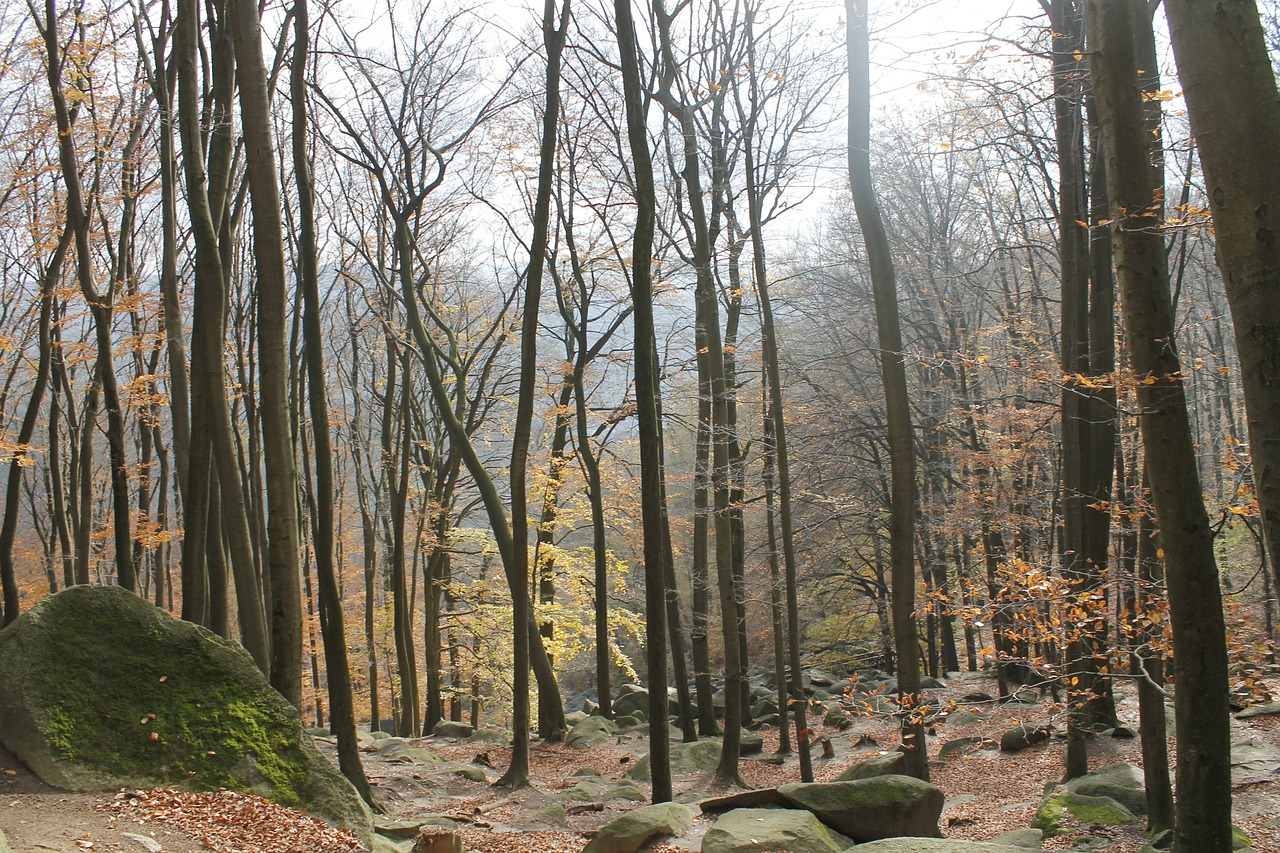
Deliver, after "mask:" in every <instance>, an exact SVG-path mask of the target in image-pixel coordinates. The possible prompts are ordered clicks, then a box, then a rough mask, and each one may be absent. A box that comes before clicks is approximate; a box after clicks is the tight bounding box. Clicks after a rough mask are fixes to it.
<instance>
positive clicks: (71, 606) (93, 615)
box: [0, 586, 371, 840]
mask: <svg viewBox="0 0 1280 853" xmlns="http://www.w3.org/2000/svg"><path fill="white" fill-rule="evenodd" d="M0 740H3V742H4V744H5V746H6V747H8V748H9V749H10V750H11V751H12V752H13V753H15V754H16V755H17V756H18V757H19V758H20V759H22V761H23V762H24V763H25V764H26V765H27V766H28V767H30V768H31V769H32V770H33V771H34V772H35V773H36V774H37V775H38V776H40V778H42V779H44V780H45V781H46V782H48V783H49V784H51V785H55V786H57V787H59V788H67V789H70V790H76V791H92V790H109V789H118V788H150V787H155V786H167V787H175V788H185V789H194V790H216V789H217V788H229V789H233V790H239V791H248V792H252V793H254V794H258V795H260V796H263V797H266V798H268V799H271V800H274V801H275V802H277V803H280V804H282V805H286V806H291V807H295V808H302V809H305V810H307V811H310V812H312V813H314V814H317V815H320V816H322V817H324V818H327V819H329V820H331V821H333V822H334V823H338V824H341V825H344V826H347V827H350V828H351V829H353V830H355V831H356V832H357V834H358V835H361V836H362V837H363V838H364V839H366V840H367V839H368V838H369V835H370V831H371V820H370V815H369V812H368V810H367V809H366V808H365V806H364V804H363V803H362V802H361V801H360V798H359V796H358V795H357V794H356V792H355V789H354V788H352V787H351V785H350V784H349V783H348V782H347V781H346V779H344V778H343V777H342V776H341V775H339V774H338V772H337V770H335V769H334V767H333V765H331V764H330V763H329V762H328V761H326V760H325V758H324V756H322V755H321V754H320V753H319V751H318V750H317V749H316V748H315V745H314V744H313V743H312V741H311V738H310V737H309V736H307V735H305V734H304V733H303V731H302V724H301V721H300V720H299V717H298V713H297V711H296V710H294V708H293V707H292V706H291V705H290V704H289V703H288V702H286V701H285V700H284V698H283V697H282V696H281V695H280V694H279V693H277V692H276V691H275V690H273V689H272V688H271V685H270V684H268V683H267V679H266V678H265V677H264V676H263V675H262V673H261V672H260V671H259V670H258V668H257V666H255V665H254V663H253V660H252V659H251V658H250V657H249V655H248V654H247V653H246V652H245V651H244V649H243V648H241V647H240V646H238V645H236V644H235V643H231V642H228V641H226V640H223V639H221V638H219V637H217V636H215V635H213V634H211V633H210V632H208V631H206V630H204V629H203V628H198V627H196V626H195V625H192V624H191V623H189V622H182V621H180V620H177V619H174V618H173V617H171V616H170V615H169V614H168V613H166V612H164V611H163V610H160V609H159V608H156V607H153V606H151V605H150V604H148V603H147V602H146V601H144V600H143V599H141V598H139V597H137V596H136V595H133V594H132V593H130V592H127V591H125V590H124V589H121V588H119V587H92V586H75V587H71V588H69V589H66V590H64V591H62V592H60V593H58V594H57V595H53V596H50V597H49V598H46V599H45V600H43V601H41V602H40V603H39V604H37V605H36V606H35V607H33V608H32V609H31V610H29V611H28V612H26V613H24V614H23V615H22V616H20V617H19V618H18V619H17V621H15V622H14V623H13V624H11V625H9V626H8V627H7V628H5V629H4V630H3V631H0Z"/></svg>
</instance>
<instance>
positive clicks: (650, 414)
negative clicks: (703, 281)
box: [614, 0, 736, 803]
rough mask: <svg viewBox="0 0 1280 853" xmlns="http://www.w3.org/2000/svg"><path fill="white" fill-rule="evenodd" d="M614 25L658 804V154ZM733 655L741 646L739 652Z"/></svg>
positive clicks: (618, 4) (662, 604) (661, 692)
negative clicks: (630, 193)
mask: <svg viewBox="0 0 1280 853" xmlns="http://www.w3.org/2000/svg"><path fill="white" fill-rule="evenodd" d="M614 19H615V23H616V26H617V32H618V50H619V54H620V61H621V66H622V93H623V101H624V105H625V110H626V121H627V139H628V142H629V144H630V151H631V160H632V168H633V171H634V175H635V186H636V221H635V230H634V235H633V239H632V244H631V252H632V257H631V301H632V303H633V305H634V314H633V321H634V323H635V338H634V347H635V393H636V408H637V419H638V421H639V429H640V495H641V503H642V510H641V514H642V527H643V531H644V566H645V623H646V627H647V631H646V634H647V635H646V649H645V651H646V663H647V671H648V677H649V760H650V765H651V775H652V779H653V801H654V802H655V803H657V802H665V801H667V800H670V799H671V794H672V790H671V744H670V741H669V740H668V738H667V689H666V685H667V636H666V634H667V632H666V618H665V616H666V589H665V587H666V577H665V573H664V572H663V549H664V545H663V541H662V539H663V536H664V534H665V533H666V530H665V527H664V525H663V523H662V476H663V472H662V454H661V448H660V447H659V446H658V442H659V441H660V438H659V436H660V435H661V431H660V429H659V426H658V409H657V400H658V395H659V394H660V393H661V388H660V381H659V377H658V376H657V374H656V371H655V367H656V365H657V357H656V356H657V337H656V335H655V334H654V320H653V269H652V263H653V233H654V224H655V220H656V210H657V199H656V194H655V191H654V178H653V155H652V153H651V152H650V150H649V134H648V130H647V127H646V122H645V108H644V103H643V101H644V89H643V84H642V82H641V79H640V61H639V58H638V56H637V47H636V29H635V22H634V20H633V19H632V15H631V4H630V0H614ZM735 649H736V646H735Z"/></svg>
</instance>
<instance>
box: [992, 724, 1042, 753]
mask: <svg viewBox="0 0 1280 853" xmlns="http://www.w3.org/2000/svg"><path fill="white" fill-rule="evenodd" d="M1052 734H1053V727H1052V726H1028V725H1025V724H1024V725H1018V726H1014V727H1013V728H1011V729H1009V730H1008V731H1006V732H1005V733H1004V734H1002V735H1000V751H1001V752H1022V750H1024V749H1030V748H1031V747H1033V746H1035V745H1036V744H1038V743H1044V742H1045V741H1047V740H1048V739H1049V737H1050V736H1051V735H1052Z"/></svg>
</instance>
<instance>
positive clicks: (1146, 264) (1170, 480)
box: [1088, 0, 1232, 853]
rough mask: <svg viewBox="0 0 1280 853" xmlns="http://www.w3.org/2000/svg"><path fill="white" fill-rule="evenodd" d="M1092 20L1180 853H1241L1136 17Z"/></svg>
mask: <svg viewBox="0 0 1280 853" xmlns="http://www.w3.org/2000/svg"><path fill="white" fill-rule="evenodd" d="M1175 2H1177V0H1175ZM1088 11H1089V14H1088V34H1089V48H1090V51H1089V52H1090V68H1091V71H1092V74H1093V80H1094V90H1095V92H1096V95H1097V102H1098V116H1099V119H1100V124H1101V128H1102V144H1103V151H1104V152H1105V156H1106V161H1107V162H1106V169H1107V178H1108V190H1109V192H1108V195H1109V197H1110V202H1111V215H1112V218H1113V222H1114V224H1113V226H1112V227H1113V229H1114V235H1115V237H1114V239H1115V256H1116V270H1117V278H1118V280H1119V284H1120V290H1121V295H1122V299H1121V304H1122V305H1123V308H1124V320H1125V331H1126V340H1127V342H1128V344H1129V349H1130V362H1131V364H1132V367H1133V371H1134V374H1135V376H1136V378H1137V381H1138V386H1137V395H1138V403H1139V405H1140V407H1141V415H1140V417H1139V427H1140V429H1141V432H1142V445H1143V448H1144V449H1145V451H1146V459H1147V474H1148V476H1149V477H1150V481H1151V500H1152V503H1153V504H1154V506H1155V511H1156V520H1157V524H1158V525H1159V530H1160V545H1161V548H1162V550H1163V551H1164V560H1165V569H1166V577H1167V580H1168V590H1169V613H1170V623H1171V625H1172V627H1173V648H1174V663H1173V678H1174V686H1175V693H1174V717H1175V720H1176V725H1177V736H1178V756H1179V759H1178V769H1177V793H1178V810H1177V817H1176V822H1175V826H1174V850H1175V851H1176V853H1191V851H1197V853H1199V852H1200V851H1205V853H1226V851H1228V850H1230V849H1231V844H1232V841H1231V768H1230V761H1231V759H1230V756H1231V742H1230V726H1229V722H1230V718H1229V716H1228V709H1227V645H1226V629H1225V626H1224V622H1223V616H1222V595H1221V590H1220V588H1219V585H1218V566H1217V563H1216V560H1215V558H1214V553H1213V532H1212V530H1211V529H1210V527H1209V518H1208V514H1207V513H1206V511H1205V507H1204V499H1203V497H1202V492H1201V484H1200V475H1199V471H1198V469H1197V465H1196V455H1195V446H1194V443H1193V441H1192V436H1191V426H1190V420H1189V418H1188V415H1187V398H1186V388H1185V383H1184V379H1183V377H1184V373H1183V371H1182V364H1181V362H1180V360H1179V358H1178V354H1177V349H1176V347H1175V345H1174V341H1175V335H1174V331H1175V330H1174V322H1173V309H1172V303H1171V299H1170V294H1169V270H1168V265H1167V264H1168V261H1167V256H1166V253H1165V245H1164V238H1163V234H1162V229H1161V223H1162V211H1163V207H1164V193H1163V188H1162V187H1160V186H1159V185H1158V184H1157V183H1156V173H1155V169H1154V168H1153V165H1152V162H1151V152H1150V146H1149V144H1148V141H1147V137H1148V135H1149V134H1148V132H1147V128H1146V124H1145V115H1144V107H1143V102H1142V93H1141V89H1140V84H1139V77H1138V65H1137V61H1136V59H1135V53H1134V35H1133V32H1134V30H1133V17H1132V14H1131V6H1130V4H1128V3H1112V2H1105V0H1089V2H1088Z"/></svg>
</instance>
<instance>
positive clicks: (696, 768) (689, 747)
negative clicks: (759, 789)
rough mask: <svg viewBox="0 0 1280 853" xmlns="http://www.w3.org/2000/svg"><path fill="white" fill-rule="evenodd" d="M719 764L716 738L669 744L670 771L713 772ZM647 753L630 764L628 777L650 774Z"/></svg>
mask: <svg viewBox="0 0 1280 853" xmlns="http://www.w3.org/2000/svg"><path fill="white" fill-rule="evenodd" d="M719 764H720V741H719V739H717V738H703V739H702V740H698V741H694V742H693V743H673V744H671V772H672V773H714V772H715V769H716V767H717V766H719ZM650 772H651V771H650V765H649V754H648V753H645V755H644V757H643V758H641V759H640V760H639V761H637V762H636V763H635V764H633V765H632V766H631V769H630V770H628V771H627V774H626V775H627V778H628V779H636V780H642V779H648V778H649V774H650Z"/></svg>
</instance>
